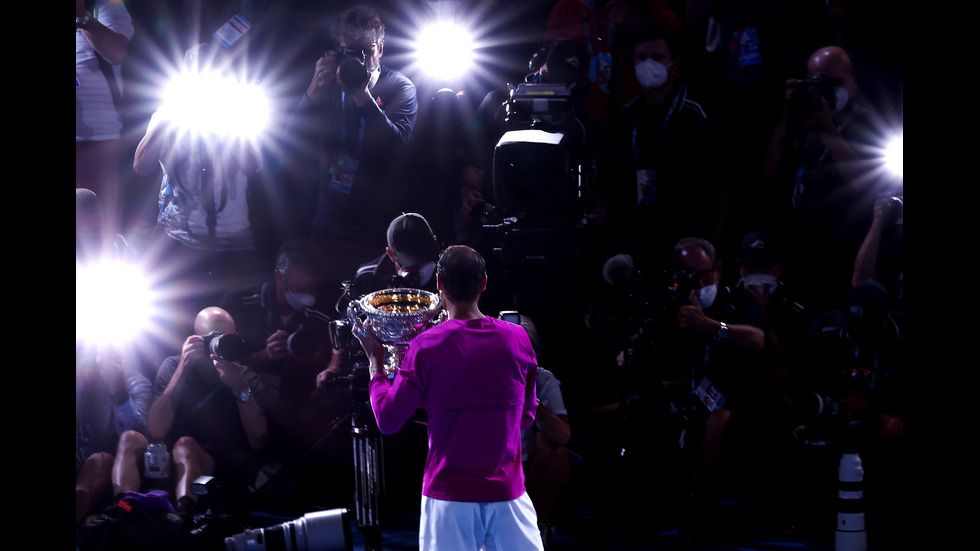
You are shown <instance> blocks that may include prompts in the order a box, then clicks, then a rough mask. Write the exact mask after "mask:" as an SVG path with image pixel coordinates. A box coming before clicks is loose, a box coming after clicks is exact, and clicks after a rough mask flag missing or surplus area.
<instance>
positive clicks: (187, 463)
mask: <svg viewBox="0 0 980 551" xmlns="http://www.w3.org/2000/svg"><path fill="white" fill-rule="evenodd" d="M194 331H195V334H193V335H190V336H189V337H187V339H186V340H185V341H184V345H183V348H182V349H181V352H180V354H179V355H176V356H170V357H168V358H166V359H164V360H163V363H162V364H161V365H160V369H159V371H158V372H157V377H156V382H155V384H154V389H153V390H154V397H155V399H154V402H153V405H152V406H151V407H150V412H149V419H148V426H149V437H150V439H151V440H152V441H160V442H163V443H165V444H166V445H167V448H168V449H170V450H172V451H171V453H172V455H173V463H174V467H173V469H172V472H173V473H175V476H174V478H175V479H174V480H173V490H174V491H173V493H172V495H171V498H172V499H173V500H175V509H176V510H177V513H178V514H180V515H181V516H182V517H183V518H184V519H185V522H186V521H187V519H192V518H193V516H194V514H195V513H199V512H203V511H197V510H196V509H197V505H198V500H199V499H200V496H198V495H196V494H194V493H192V492H191V485H192V484H193V483H194V481H195V480H196V479H197V478H198V477H199V476H202V475H214V476H215V478H217V479H218V480H219V481H220V483H221V488H222V491H223V492H224V494H223V496H222V497H223V498H224V499H225V500H226V501H227V503H234V504H235V505H236V506H238V507H241V506H242V505H243V503H244V502H245V500H247V497H248V495H249V494H248V488H249V486H253V485H254V484H255V483H256V482H255V481H256V479H257V477H258V474H259V469H260V465H261V461H262V460H261V455H260V454H261V452H262V451H263V450H264V449H265V448H266V446H267V444H268V441H269V422H268V419H267V418H266V413H265V411H266V403H265V400H266V388H265V384H264V383H263V381H262V379H261V378H260V377H259V376H258V374H256V373H255V372H254V371H252V370H251V369H249V368H248V367H245V366H243V365H242V364H241V363H240V361H241V357H240V355H241V352H242V346H241V343H240V342H238V345H237V346H236V345H235V344H236V340H235V339H236V337H237V338H238V339H240V338H241V337H240V336H238V335H237V333H235V321H234V320H233V319H232V318H231V316H230V315H228V312H225V311H224V310H222V309H221V308H218V307H214V306H212V307H208V308H205V309H204V310H201V311H200V312H199V313H198V315H197V317H196V318H195V320H194ZM226 337H227V338H229V339H230V340H229V341H228V343H224V342H223V339H224V338H226ZM221 344H225V345H226V348H222V347H220V346H217V345H221ZM228 345H231V346H228ZM218 352H221V354H218ZM222 356H225V357H222ZM229 356H237V357H229ZM144 482H145V481H144ZM237 512H241V511H237ZM188 528H189V527H188Z"/></svg>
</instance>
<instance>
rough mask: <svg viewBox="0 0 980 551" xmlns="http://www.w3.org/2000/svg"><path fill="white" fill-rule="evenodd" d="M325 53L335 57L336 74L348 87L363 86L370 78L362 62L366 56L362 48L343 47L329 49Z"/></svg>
mask: <svg viewBox="0 0 980 551" xmlns="http://www.w3.org/2000/svg"><path fill="white" fill-rule="evenodd" d="M326 55H329V56H333V57H335V58H337V67H338V74H339V76H340V79H341V80H342V81H344V85H346V86H347V87H348V88H363V87H364V86H365V85H366V84H367V82H368V79H370V78H371V76H370V75H369V74H368V72H367V67H366V66H365V64H364V60H365V59H366V58H367V55H366V54H365V53H364V50H361V49H360V48H350V47H345V48H341V49H339V50H330V51H328V52H327V54H326Z"/></svg>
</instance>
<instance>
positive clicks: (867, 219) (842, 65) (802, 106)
mask: <svg viewBox="0 0 980 551" xmlns="http://www.w3.org/2000/svg"><path fill="white" fill-rule="evenodd" d="M807 73H808V76H807V78H806V79H802V80H800V79H791V80H788V81H787V82H786V93H785V95H784V101H783V109H782V115H781V117H780V119H779V121H778V122H777V124H776V127H775V129H774V130H773V133H772V136H771V138H770V140H769V145H768V148H767V150H766V156H765V161H764V165H763V175H764V177H765V178H766V179H767V180H768V181H769V182H770V183H771V184H772V189H775V190H778V191H777V193H776V194H775V196H774V197H773V198H772V200H773V204H774V205H775V207H774V209H773V211H772V212H776V213H780V214H779V215H777V216H781V217H782V219H778V220H776V222H777V223H780V224H784V227H786V228H788V229H789V230H790V231H791V232H792V233H791V234H790V236H791V239H792V241H793V243H792V246H791V248H790V249H788V250H791V251H793V253H794V256H793V257H791V258H790V259H789V260H790V264H791V266H792V268H793V269H792V270H791V271H789V272H787V274H786V278H787V280H788V281H794V282H796V288H797V289H798V290H799V291H800V292H801V293H804V303H805V304H811V305H815V304H837V303H839V302H840V301H841V300H842V299H843V297H844V295H845V294H846V293H847V291H848V290H849V289H850V287H851V275H852V271H853V267H854V256H855V254H856V253H857V250H858V248H859V246H860V244H861V240H862V239H863V237H864V235H865V233H866V232H867V230H868V227H869V226H870V224H871V213H872V205H873V203H874V200H875V196H876V195H877V194H878V192H879V191H881V189H879V186H880V185H881V184H880V183H879V182H878V176H877V175H876V174H875V172H874V168H875V166H876V160H875V158H874V157H873V156H874V151H875V150H876V148H875V147H874V146H875V145H876V141H877V136H878V135H879V134H880V132H876V130H877V129H876V128H874V126H873V125H875V124H876V121H875V120H874V119H875V118H876V117H874V116H873V111H872V109H870V108H869V106H868V105H866V104H865V100H864V98H863V97H862V96H861V95H860V94H859V89H858V80H857V78H858V75H857V72H856V70H855V68H854V65H853V63H852V60H851V57H850V55H849V54H848V52H847V51H845V50H844V49H843V48H840V47H837V46H829V47H825V48H820V49H818V50H816V51H815V52H813V54H812V55H811V56H810V57H809V60H808V61H807ZM816 251H820V254H814V253H815V252H816Z"/></svg>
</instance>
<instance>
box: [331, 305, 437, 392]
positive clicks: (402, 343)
mask: <svg viewBox="0 0 980 551" xmlns="http://www.w3.org/2000/svg"><path fill="white" fill-rule="evenodd" d="M444 314H445V309H443V307H442V302H441V301H440V300H439V295H437V294H435V293H430V292H429V291H423V290H421V289H383V290H381V291H375V292H373V293H368V294H366V295H364V296H363V297H361V298H359V299H357V300H354V301H351V302H350V304H349V305H348V306H347V317H348V318H350V321H351V326H352V328H353V332H354V334H355V335H357V336H362V337H363V336H366V335H367V333H366V331H365V329H364V324H365V323H366V322H367V321H369V320H370V322H371V326H372V327H373V328H374V332H375V334H376V335H377V336H378V338H379V339H381V343H382V344H383V345H384V347H385V374H387V375H389V376H390V375H394V374H395V372H397V371H398V368H399V367H400V366H401V362H402V358H404V357H405V352H406V351H407V350H408V342H409V341H411V340H412V338H413V337H415V335H418V334H419V333H421V332H422V331H425V330H426V329H428V328H429V327H432V326H433V325H436V324H437V323H439V322H440V321H442V320H443V319H445V317H444Z"/></svg>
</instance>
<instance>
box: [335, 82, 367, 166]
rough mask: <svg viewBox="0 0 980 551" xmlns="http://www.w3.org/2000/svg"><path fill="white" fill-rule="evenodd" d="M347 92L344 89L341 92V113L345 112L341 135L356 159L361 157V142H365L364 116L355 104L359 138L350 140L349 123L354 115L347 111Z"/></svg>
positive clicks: (349, 151)
mask: <svg viewBox="0 0 980 551" xmlns="http://www.w3.org/2000/svg"><path fill="white" fill-rule="evenodd" d="M346 100H347V94H345V93H344V92H343V91H341V92H340V106H341V113H342V114H343V115H342V116H343V124H341V125H340V135H341V139H342V140H343V143H344V146H346V147H347V151H348V153H349V154H350V155H351V156H352V157H354V158H355V159H360V158H361V144H362V143H363V142H364V118H363V117H361V116H360V115H359V114H358V113H357V112H356V109H357V105H356V104H355V105H354V106H353V108H352V109H353V110H354V114H355V115H357V121H358V122H357V138H356V139H355V140H353V141H352V142H348V136H347V123H348V122H350V121H351V120H352V117H351V116H350V115H349V114H348V112H347V101H346Z"/></svg>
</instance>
